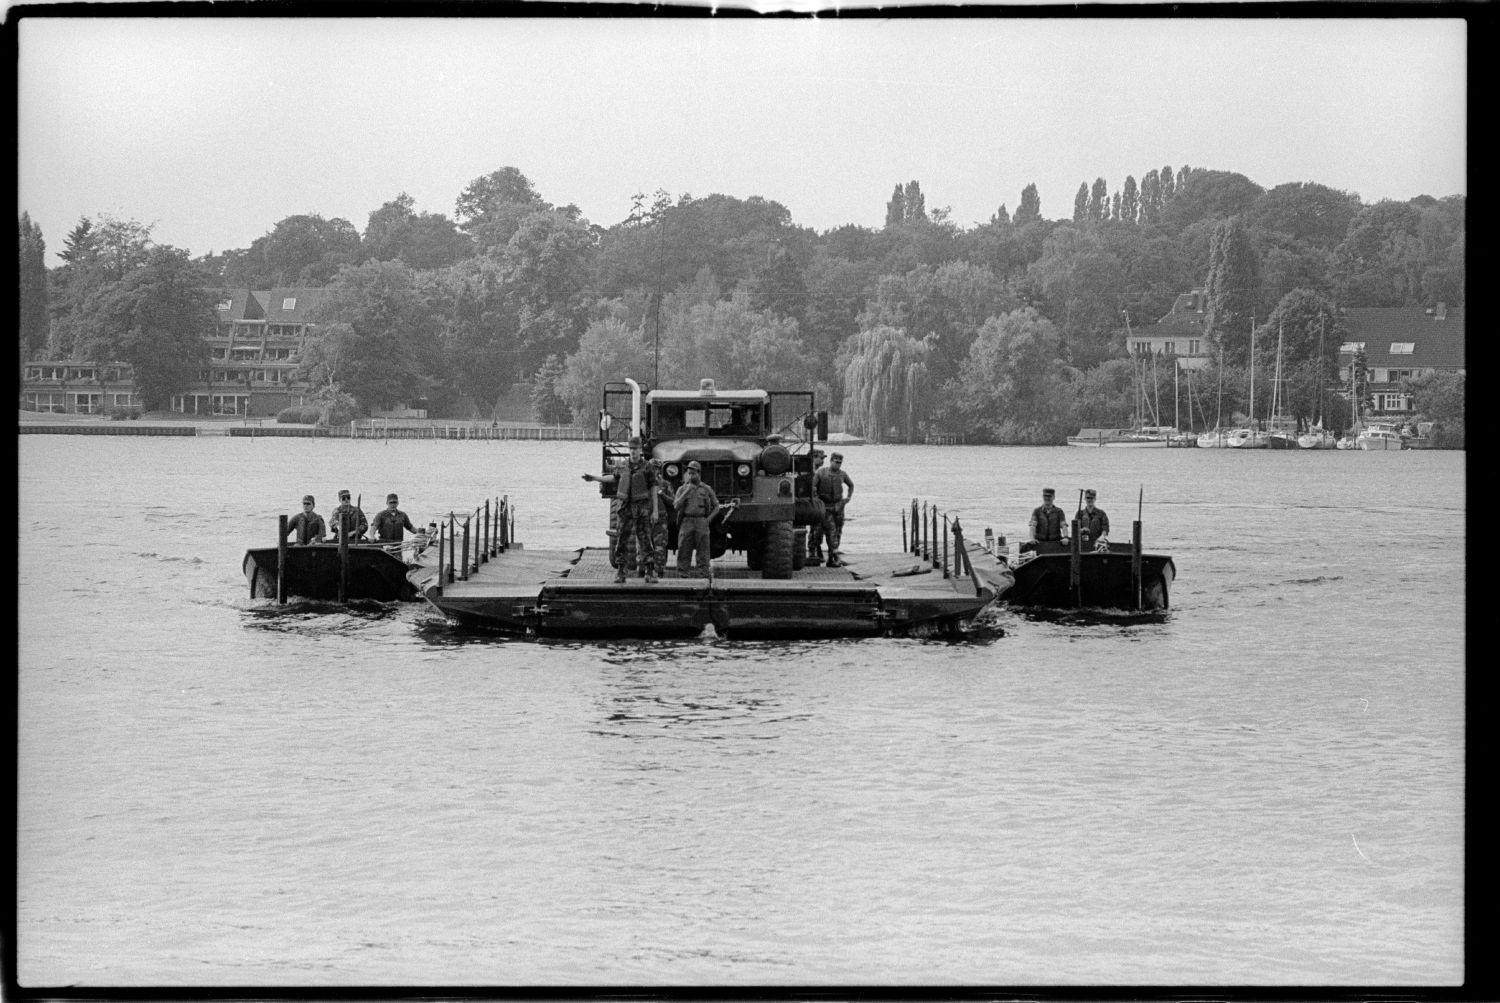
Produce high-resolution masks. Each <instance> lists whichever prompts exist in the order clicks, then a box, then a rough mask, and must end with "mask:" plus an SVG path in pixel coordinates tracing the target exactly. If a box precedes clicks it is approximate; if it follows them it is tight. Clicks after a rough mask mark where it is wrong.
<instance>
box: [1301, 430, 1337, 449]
mask: <svg viewBox="0 0 1500 1003" xmlns="http://www.w3.org/2000/svg"><path fill="white" fill-rule="evenodd" d="M1337 441H1338V440H1337V439H1336V438H1335V437H1334V435H1333V433H1331V432H1328V431H1326V430H1325V429H1323V428H1322V427H1321V426H1317V425H1314V426H1313V427H1312V428H1310V429H1308V430H1307V431H1306V432H1303V433H1302V434H1301V435H1299V436H1297V448H1298V449H1333V448H1334V445H1335V444H1336V443H1337Z"/></svg>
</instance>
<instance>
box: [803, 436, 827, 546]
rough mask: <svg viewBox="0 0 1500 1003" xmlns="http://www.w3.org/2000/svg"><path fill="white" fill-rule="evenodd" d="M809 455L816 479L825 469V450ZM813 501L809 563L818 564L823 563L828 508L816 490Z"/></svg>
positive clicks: (809, 527) (815, 451)
mask: <svg viewBox="0 0 1500 1003" xmlns="http://www.w3.org/2000/svg"><path fill="white" fill-rule="evenodd" d="M808 455H809V456H811V457H812V470H813V479H814V480H815V481H816V479H817V476H818V471H819V470H821V469H823V451H822V450H821V449H814V450H813V451H812V452H811V453H809V454H808ZM811 502H812V509H813V523H812V525H811V526H808V527H807V563H808V564H812V565H818V564H822V563H823V517H824V515H825V514H826V510H825V509H824V507H823V501H822V499H820V498H819V497H818V494H817V492H816V491H814V492H813V496H812V498H811Z"/></svg>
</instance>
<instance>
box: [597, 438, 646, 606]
mask: <svg viewBox="0 0 1500 1003" xmlns="http://www.w3.org/2000/svg"><path fill="white" fill-rule="evenodd" d="M583 479H584V480H586V481H599V482H600V483H603V484H610V483H613V484H616V485H618V487H616V489H615V497H616V498H617V499H618V500H619V503H620V530H619V534H618V535H617V536H616V537H615V583H616V584H617V585H623V584H625V573H626V569H627V567H628V566H629V563H630V551H629V547H628V544H627V541H631V542H633V543H634V544H635V548H636V551H637V552H644V553H645V554H646V584H647V585H655V584H656V567H657V565H656V561H655V557H656V548H655V547H654V546H653V545H652V544H653V540H652V534H653V531H654V530H655V525H656V523H657V522H658V521H659V520H660V519H661V504H660V491H659V490H658V487H657V479H656V468H655V467H653V466H652V465H651V463H650V462H649V461H647V460H646V459H645V458H644V457H642V456H641V440H640V439H639V438H636V437H632V438H631V440H630V459H629V460H627V461H625V462H624V463H617V464H615V469H614V471H613V472H612V473H608V474H603V475H599V474H584V475H583Z"/></svg>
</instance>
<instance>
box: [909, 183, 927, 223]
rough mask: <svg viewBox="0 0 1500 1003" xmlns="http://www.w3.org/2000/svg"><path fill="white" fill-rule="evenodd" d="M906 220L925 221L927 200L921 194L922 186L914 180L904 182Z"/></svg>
mask: <svg viewBox="0 0 1500 1003" xmlns="http://www.w3.org/2000/svg"><path fill="white" fill-rule="evenodd" d="M906 222H908V223H925V222H927V200H926V199H925V198H924V197H923V195H922V186H921V185H919V184H917V183H916V182H915V181H908V182H907V183H906Z"/></svg>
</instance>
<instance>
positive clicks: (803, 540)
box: [792, 520, 807, 571]
mask: <svg viewBox="0 0 1500 1003" xmlns="http://www.w3.org/2000/svg"><path fill="white" fill-rule="evenodd" d="M805 567H807V527H806V526H798V525H797V524H796V522H795V520H794V521H793V523H792V570H793V571H801V570H802V569H803V568H805Z"/></svg>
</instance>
